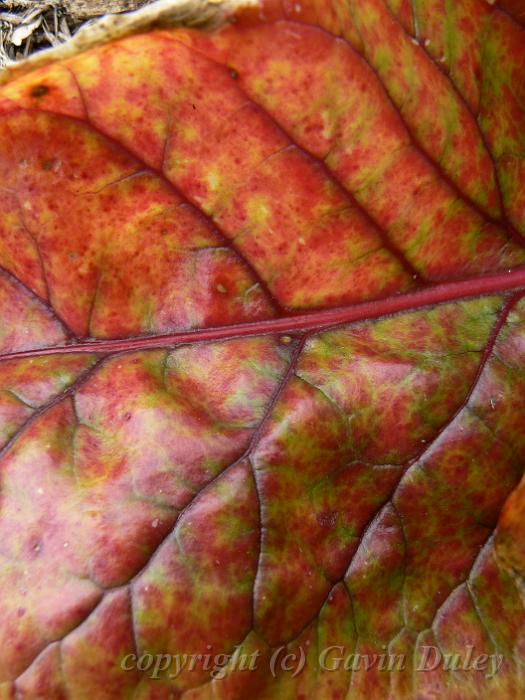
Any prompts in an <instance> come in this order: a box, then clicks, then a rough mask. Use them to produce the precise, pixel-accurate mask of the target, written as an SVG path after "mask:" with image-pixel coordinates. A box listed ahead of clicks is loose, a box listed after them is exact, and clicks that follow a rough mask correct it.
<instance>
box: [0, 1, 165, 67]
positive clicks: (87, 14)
mask: <svg viewBox="0 0 525 700" xmlns="http://www.w3.org/2000/svg"><path fill="white" fill-rule="evenodd" d="M150 2H152V0H43V1H38V0H0V68H2V67H3V66H5V65H8V64H9V63H12V62H13V61H18V60H20V59H21V58H26V57H27V56H30V55H31V54H33V53H35V52H36V51H40V50H42V49H46V48H49V47H51V46H58V45H59V44H62V43H63V42H65V41H67V40H68V39H69V37H70V36H72V35H73V34H74V33H75V32H76V31H77V30H78V29H79V28H80V27H81V26H83V25H84V24H87V23H89V22H91V21H93V20H94V19H96V18H97V17H100V16H101V15H105V14H107V13H121V12H129V11H130V10H136V9H138V8H139V7H142V6H143V5H147V4H148V3H150Z"/></svg>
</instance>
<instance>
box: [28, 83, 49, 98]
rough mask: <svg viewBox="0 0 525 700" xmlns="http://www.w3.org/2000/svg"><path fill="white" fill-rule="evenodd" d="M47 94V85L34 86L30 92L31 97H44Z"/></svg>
mask: <svg viewBox="0 0 525 700" xmlns="http://www.w3.org/2000/svg"><path fill="white" fill-rule="evenodd" d="M48 92H49V88H48V87H47V85H35V87H34V88H33V89H32V90H31V97H44V96H45V95H47V94H48Z"/></svg>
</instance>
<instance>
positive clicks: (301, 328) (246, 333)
mask: <svg viewBox="0 0 525 700" xmlns="http://www.w3.org/2000/svg"><path fill="white" fill-rule="evenodd" d="M512 290H514V291H520V290H523V293H524V294H525V267H521V268H517V269H515V270H509V271H508V272H502V273H498V274H494V275H486V276H482V277H474V278H471V279H463V280H458V281H455V282H446V283H444V284H437V285H433V286H432V287H426V288H424V289H421V290H418V291H415V292H411V293H409V294H399V295H397V296H392V297H388V298H386V299H378V300H375V301H366V302H363V303H361V304H352V305H350V306H343V307H338V308H335V309H325V310H322V311H312V312H309V313H304V314H297V315H293V316H286V317H282V318H273V319H268V320H263V321H253V322H250V323H241V324H238V325H229V326H218V327H214V328H202V329H199V330H188V331H175V332H173V333H167V334H164V335H162V334H161V335H153V336H146V337H144V336H141V337H135V338H124V339H115V340H87V341H81V342H78V343H70V344H68V345H62V346H55V347H48V348H38V349H34V350H23V351H20V352H14V353H9V354H6V355H2V356H0V361H2V360H9V359H15V358H24V357H38V356H41V355H56V354H62V353H103V354H108V353H117V352H129V351H133V350H135V351H139V350H148V349H153V348H168V347H171V346H175V345H185V344H189V343H196V342H204V341H213V340H228V339H232V338H245V337H253V336H259V335H269V334H288V333H290V334H296V335H300V334H302V333H306V332H310V333H311V332H312V331H320V330H326V329H328V328H332V327H334V326H340V325H343V324H347V323H355V322H356V321H366V320H369V319H374V318H379V317H380V316H386V315H389V314H394V313H399V312H401V311H411V310H415V309H420V308H422V307H425V306H433V305H435V304H443V303H446V302H452V301H458V300H460V299H468V298H472V297H478V296H483V295H487V294H497V293H503V292H508V291H512Z"/></svg>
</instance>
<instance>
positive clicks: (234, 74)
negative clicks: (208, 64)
mask: <svg viewBox="0 0 525 700" xmlns="http://www.w3.org/2000/svg"><path fill="white" fill-rule="evenodd" d="M229 70H230V75H231V77H232V78H233V79H234V80H238V79H239V73H238V72H237V71H236V70H235V68H230V69H229Z"/></svg>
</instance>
